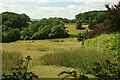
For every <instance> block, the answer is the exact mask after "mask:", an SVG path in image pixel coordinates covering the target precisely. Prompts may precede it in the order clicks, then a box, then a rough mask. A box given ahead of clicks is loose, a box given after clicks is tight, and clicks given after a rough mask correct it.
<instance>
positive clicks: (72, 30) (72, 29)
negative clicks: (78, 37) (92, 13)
mask: <svg viewBox="0 0 120 80" xmlns="http://www.w3.org/2000/svg"><path fill="white" fill-rule="evenodd" d="M65 26H66V27H67V30H68V31H69V34H77V33H79V32H81V31H84V30H86V29H88V25H83V26H82V27H83V28H85V29H84V30H80V29H76V25H75V24H66V25H65Z"/></svg>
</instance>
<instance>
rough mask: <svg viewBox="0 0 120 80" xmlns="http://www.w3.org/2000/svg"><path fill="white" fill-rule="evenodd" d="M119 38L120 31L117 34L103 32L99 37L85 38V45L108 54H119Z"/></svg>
mask: <svg viewBox="0 0 120 80" xmlns="http://www.w3.org/2000/svg"><path fill="white" fill-rule="evenodd" d="M119 40H120V33H116V34H103V35H101V36H99V37H96V38H92V39H88V40H85V46H87V47H88V48H90V49H95V50H97V51H102V52H104V53H106V54H114V55H116V54H118V53H119V49H120V47H119V45H120V43H119Z"/></svg>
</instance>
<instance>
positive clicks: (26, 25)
mask: <svg viewBox="0 0 120 80" xmlns="http://www.w3.org/2000/svg"><path fill="white" fill-rule="evenodd" d="M2 20H3V21H2V42H12V41H16V40H19V39H24V40H31V39H32V40H33V39H34V40H37V39H48V38H64V37H68V36H69V34H68V31H67V30H66V27H65V21H67V20H66V19H62V18H56V17H55V18H49V19H46V18H43V19H41V20H40V21H33V22H31V21H30V17H29V16H27V15H26V14H17V13H13V12H4V13H2Z"/></svg>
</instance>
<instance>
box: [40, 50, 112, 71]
mask: <svg viewBox="0 0 120 80" xmlns="http://www.w3.org/2000/svg"><path fill="white" fill-rule="evenodd" d="M108 57H109V58H110V59H111V60H113V57H112V56H110V55H107V56H106V55H104V54H102V53H99V52H96V51H93V50H86V49H72V50H64V51H61V52H59V53H51V54H46V55H44V56H42V57H40V60H41V61H42V64H44V65H57V66H65V67H72V68H76V69H79V70H80V72H81V73H86V72H89V71H91V69H92V68H93V63H94V62H99V63H100V64H102V66H105V60H106V59H108Z"/></svg>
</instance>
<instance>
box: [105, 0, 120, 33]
mask: <svg viewBox="0 0 120 80" xmlns="http://www.w3.org/2000/svg"><path fill="white" fill-rule="evenodd" d="M105 7H106V8H107V18H108V20H109V21H110V23H109V25H110V30H111V31H112V32H116V31H117V32H120V1H119V3H118V4H115V5H112V6H111V7H110V6H109V5H108V4H106V6H105Z"/></svg>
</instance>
